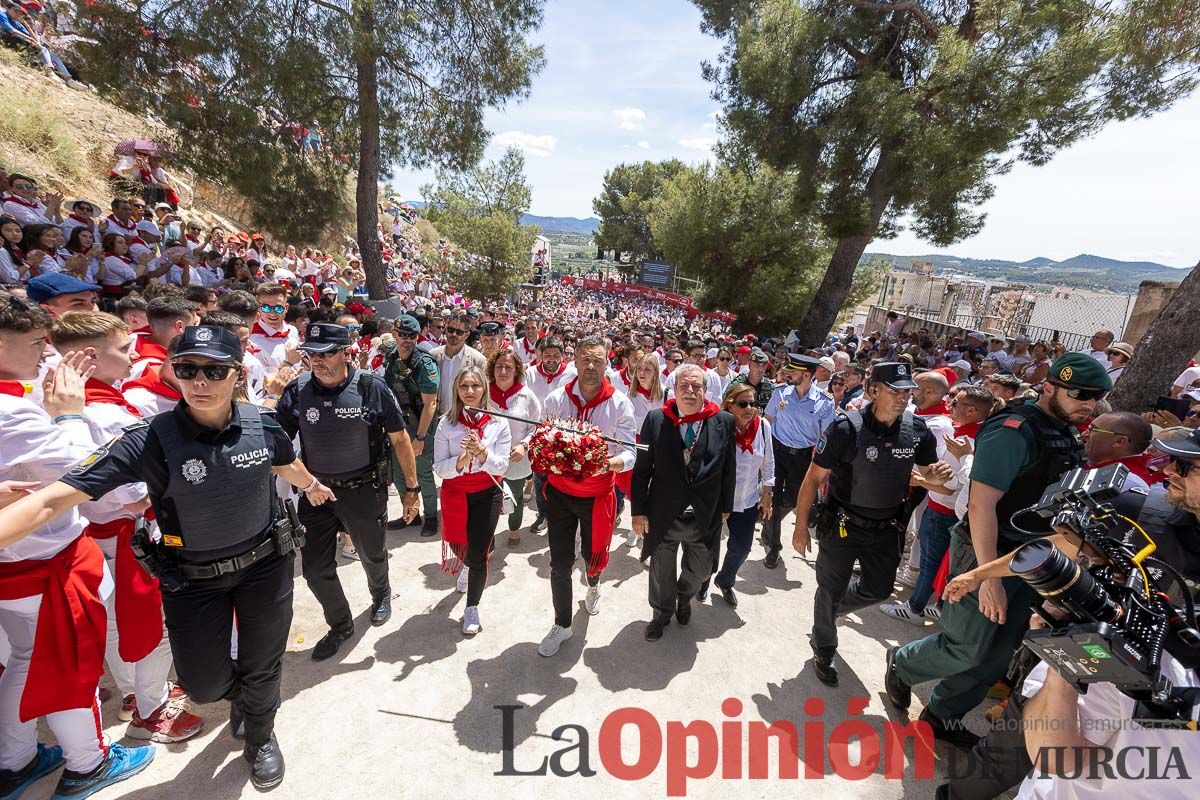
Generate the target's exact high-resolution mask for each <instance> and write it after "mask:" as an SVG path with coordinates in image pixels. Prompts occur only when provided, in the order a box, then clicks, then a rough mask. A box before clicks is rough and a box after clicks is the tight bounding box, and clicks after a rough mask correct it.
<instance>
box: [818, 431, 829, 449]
mask: <svg viewBox="0 0 1200 800" xmlns="http://www.w3.org/2000/svg"><path fill="white" fill-rule="evenodd" d="M827 444H829V437H828V436H826V435H825V434H823V433H822V434H821V438H820V439H817V452H818V453H824V452H825V445H827Z"/></svg>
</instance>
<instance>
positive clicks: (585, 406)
mask: <svg viewBox="0 0 1200 800" xmlns="http://www.w3.org/2000/svg"><path fill="white" fill-rule="evenodd" d="M577 383H579V377H578V376H576V377H574V378H572V379H571V382H570V383H568V384H567V387H566V388H567V399H568V400H570V401H571V405H573V406H575V419H579V420H583V421H584V422H587V421H588V420H589V419H590V418H591V416H592V409H594V408H596V407H597V406H598V405H600V404H601V403H603V402H604V401H605V400H607V399H608V398H610V397H612V396H613V392H615V391H616V389H614V388H613V385H612V384H611V383H609V382H608V378H601V379H600V390H599V391H598V392H596V396H595V397H593V398H592V399H591V400H588V401H587V402H586V403H581V402H579V398H578V397H576V396H575V384H577Z"/></svg>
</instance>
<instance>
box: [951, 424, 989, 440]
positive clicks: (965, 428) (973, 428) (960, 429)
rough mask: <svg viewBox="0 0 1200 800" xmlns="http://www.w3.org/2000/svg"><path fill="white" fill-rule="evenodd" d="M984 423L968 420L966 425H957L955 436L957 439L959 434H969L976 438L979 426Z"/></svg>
mask: <svg viewBox="0 0 1200 800" xmlns="http://www.w3.org/2000/svg"><path fill="white" fill-rule="evenodd" d="M982 424H983V423H982V422H968V423H967V424H966V425H955V426H954V437H955V438H956V439H957V438H958V437H959V436H967V437H969V438H971V439H974V438H975V434H977V433H979V426H980V425H982Z"/></svg>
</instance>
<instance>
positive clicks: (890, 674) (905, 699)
mask: <svg viewBox="0 0 1200 800" xmlns="http://www.w3.org/2000/svg"><path fill="white" fill-rule="evenodd" d="M899 649H900V648H899V647H889V648H888V651H887V667H886V668H885V669H884V673H883V688H884V690H885V691H886V692H887V696H888V700H891V701H892V705H894V706H895V707H896V708H899V709H901V710H903V709H906V708H908V706H909V703H911V702H912V687H911V686H909V685H908V684H907V683H905V682H904V681H903V680H901V678H900V673H898V672H896V651H897V650H899Z"/></svg>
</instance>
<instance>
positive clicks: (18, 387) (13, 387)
mask: <svg viewBox="0 0 1200 800" xmlns="http://www.w3.org/2000/svg"><path fill="white" fill-rule="evenodd" d="M0 394H6V395H8V396H10V397H24V396H25V384H24V383H22V382H21V381H0Z"/></svg>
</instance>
